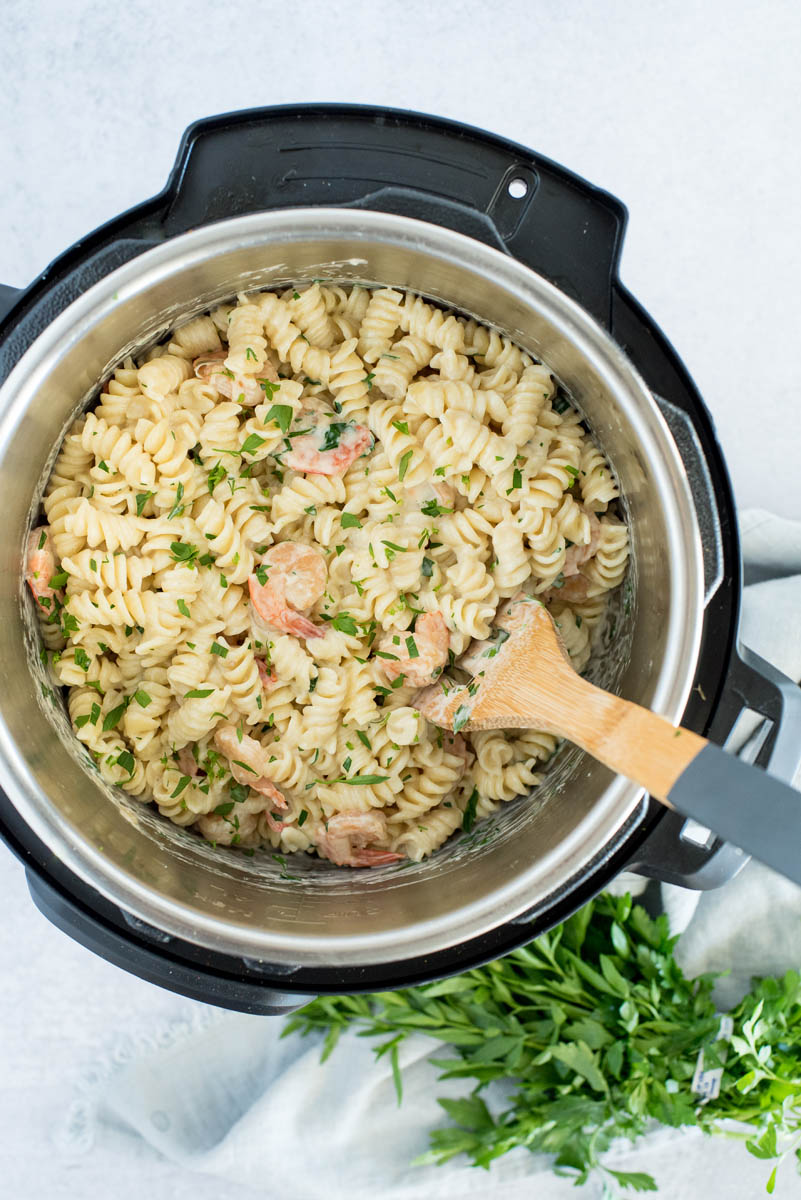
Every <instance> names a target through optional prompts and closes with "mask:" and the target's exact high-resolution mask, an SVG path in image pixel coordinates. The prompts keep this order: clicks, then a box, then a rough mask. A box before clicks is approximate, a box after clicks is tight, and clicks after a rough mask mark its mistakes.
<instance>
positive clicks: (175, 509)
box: [167, 483, 184, 521]
mask: <svg viewBox="0 0 801 1200" xmlns="http://www.w3.org/2000/svg"><path fill="white" fill-rule="evenodd" d="M183 498H184V485H183V484H182V483H179V484H178V487H177V489H176V492H175V503H174V504H173V506H172V508H171V509H170V511H169V512H168V513H167V520H168V521H170V520H172V518H173V517H180V515H181V513H182V512H183V511H184V506H183V504H181V501H182V500H183Z"/></svg>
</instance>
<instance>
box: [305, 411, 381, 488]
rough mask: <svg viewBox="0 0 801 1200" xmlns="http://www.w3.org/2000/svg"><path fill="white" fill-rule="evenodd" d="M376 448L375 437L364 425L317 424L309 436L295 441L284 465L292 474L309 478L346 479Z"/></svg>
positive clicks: (330, 422)
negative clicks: (352, 465) (359, 460)
mask: <svg viewBox="0 0 801 1200" xmlns="http://www.w3.org/2000/svg"><path fill="white" fill-rule="evenodd" d="M372 444H373V435H372V434H371V433H370V430H369V429H367V428H366V426H364V425H354V424H352V423H351V422H350V421H327V422H321V423H319V424H315V426H314V428H313V429H312V430H311V431H310V432H309V433H306V434H302V435H301V436H299V437H295V438H293V439H292V449H291V450H288V451H287V452H286V454H285V455H284V456H283V461H284V462H285V463H286V465H287V466H288V467H291V468H292V470H293V471H305V472H306V473H307V474H309V475H344V474H345V472H346V471H347V469H348V467H349V466H350V465H351V463H353V462H355V461H356V459H357V458H359V457H360V455H362V454H364V452H365V450H369V448H370V447H371V446H372Z"/></svg>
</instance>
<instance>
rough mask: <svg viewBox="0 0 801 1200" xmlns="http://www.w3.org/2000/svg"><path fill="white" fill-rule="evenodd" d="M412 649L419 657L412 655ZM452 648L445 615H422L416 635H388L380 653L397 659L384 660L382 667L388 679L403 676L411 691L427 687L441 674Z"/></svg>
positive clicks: (416, 628) (415, 629)
mask: <svg viewBox="0 0 801 1200" xmlns="http://www.w3.org/2000/svg"><path fill="white" fill-rule="evenodd" d="M396 638H397V639H398V640H397V641H396V640H395V639H396ZM412 646H413V647H414V649H416V651H417V653H416V655H412ZM449 648H450V634H449V633H448V626H447V625H446V624H445V618H444V617H443V615H442V613H441V612H439V611H435V612H430V613H423V615H422V616H421V617H418V618H417V624H416V625H415V627H414V634H413V635H412V634H400V635H399V634H390V633H388V634H386V636H385V637H384V638H383V639H382V642H381V646H380V649H381V650H383V651H384V653H385V654H392V655H393V656H394V657H393V658H382V659H381V667H382V669H383V671H384V674H385V675H386V676H387V678H388V679H397V677H398V676H399V675H403V678H404V683H406V684H408V685H409V686H410V687H426V686H427V685H428V684H429V683H433V682H434V680H435V679H437V677H438V676H439V675H440V674H441V673H442V668H443V667H444V666H445V664H446V662H447V661H448V649H449Z"/></svg>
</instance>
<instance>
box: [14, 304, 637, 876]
mask: <svg viewBox="0 0 801 1200" xmlns="http://www.w3.org/2000/svg"><path fill="white" fill-rule="evenodd" d="M618 496H619V492H618V487H617V483H616V480H615V478H614V475H613V473H612V471H611V468H610V466H609V464H608V463H607V461H606V459H605V457H604V455H603V454H602V452H601V450H600V449H599V447H598V446H596V445H595V443H594V442H593V441H592V439H591V437H590V435H589V433H588V432H587V430H586V428H585V426H584V425H583V423H582V421H581V418H580V415H579V413H578V412H577V411H576V410H575V409H574V408H572V407H571V406H570V404H569V403H568V402H567V400H566V398H565V397H564V396H563V395H562V393H561V392H560V390H559V388H558V386H557V383H556V381H555V380H554V378H553V377H552V375H551V374H550V372H549V370H548V368H547V367H546V366H544V365H543V364H542V363H538V362H536V361H535V360H534V359H532V358H531V357H530V356H529V355H528V354H526V353H525V352H524V351H522V350H521V349H520V348H519V347H518V346H517V345H515V344H514V343H513V342H511V341H510V340H509V339H508V338H506V337H504V336H503V335H501V334H499V333H498V332H497V331H495V330H493V329H490V328H488V327H486V326H483V325H481V324H479V323H478V322H476V321H474V320H472V319H471V320H466V319H464V318H462V317H460V316H458V315H457V314H454V313H448V312H445V311H444V310H442V309H440V308H438V307H436V306H435V305H432V304H430V303H429V302H428V301H426V300H424V299H423V298H421V297H419V296H415V295H412V294H408V293H403V292H402V291H400V290H398V289H395V288H390V287H387V288H380V289H377V290H373V291H370V290H368V289H366V288H363V287H359V286H348V287H340V286H336V285H333V284H331V285H329V284H326V285H321V284H320V283H312V284H311V285H308V284H304V285H298V286H297V287H290V288H288V289H286V290H285V291H284V292H282V293H281V294H280V295H279V294H275V293H271V292H263V293H255V294H251V295H241V296H239V297H238V298H237V301H236V303H233V304H229V305H222V306H220V307H219V308H217V309H215V310H214V311H213V312H212V313H210V314H201V315H199V316H195V317H193V318H192V319H191V320H190V321H188V322H185V323H184V324H183V325H180V326H178V327H176V329H175V330H174V331H173V332H172V333H171V334H170V335H169V337H168V338H167V339H165V341H164V342H163V343H162V344H161V345H159V346H156V347H153V348H151V350H149V351H148V352H147V353H146V354H145V355H144V356H143V357H142V359H140V360H139V361H138V362H134V360H132V359H130V358H129V359H126V360H125V361H124V362H123V363H122V364H121V365H120V366H119V367H118V368H117V369H116V370H115V371H114V373H113V375H112V377H111V378H110V379H109V380H108V381H107V382H106V383H105V385H104V386H103V387H102V388H101V390H100V394H99V399H98V402H97V404H96V405H95V406H94V408H93V410H92V411H90V412H88V413H86V414H85V415H83V416H81V417H80V418H79V419H78V420H77V421H76V422H75V424H74V425H73V427H72V429H71V430H70V431H69V433H68V434H67V436H66V437H65V439H64V442H63V445H62V447H61V450H60V452H59V455H58V458H57V460H56V464H55V467H54V468H53V472H52V475H51V477H50V480H49V482H48V485H47V488H46V490H45V496H44V502H43V508H44V523H43V526H41V527H40V528H38V529H37V530H35V531H34V534H33V535H32V540H31V543H30V549H29V561H28V578H29V582H30V583H31V588H32V590H33V592H34V596H35V598H36V601H37V616H38V620H39V624H40V628H41V632H42V638H43V642H44V650H45V652H47V653H49V654H50V656H51V658H52V664H53V668H54V672H55V676H56V677H57V679H58V680H59V682H60V683H61V684H62V685H63V686H64V688H65V689H67V696H66V702H67V710H68V713H69V717H70V720H71V722H72V725H73V727H74V729H75V733H76V736H77V737H78V738H79V740H80V741H81V742H82V743H83V744H84V745H85V747H86V748H87V749H88V750H89V752H90V753H91V754H92V755H93V757H94V759H95V761H96V763H97V766H98V768H99V770H100V772H101V773H102V775H103V777H104V778H105V779H106V780H107V781H108V782H110V783H112V784H115V785H117V786H119V787H122V788H123V789H125V790H127V791H128V792H129V793H130V794H131V795H133V796H135V797H137V798H138V799H139V800H141V801H142V802H143V803H147V802H152V803H155V804H156V805H157V807H158V809H159V811H160V812H161V813H162V814H163V815H164V816H165V817H167V818H169V819H170V820H171V821H173V822H175V823H176V824H178V825H183V826H189V827H194V829H195V830H196V832H197V833H199V834H201V835H202V836H203V837H205V838H207V839H209V840H210V841H212V842H215V843H219V844H221V845H226V846H232V845H233V846H240V847H243V848H245V849H248V850H250V849H254V848H258V847H261V846H267V847H271V848H272V849H274V850H281V851H283V852H310V851H316V852H317V853H318V854H319V855H321V856H323V857H325V858H328V859H329V860H331V861H332V862H335V863H338V864H340V865H345V866H381V865H384V864H389V863H391V862H393V861H397V860H398V859H399V858H400V857H403V856H406V857H409V858H412V859H414V860H419V859H421V858H423V857H425V856H426V855H428V854H430V853H432V852H433V851H434V850H436V849H437V847H438V846H440V845H441V844H442V843H443V842H444V841H445V840H446V839H447V838H448V837H450V836H451V834H453V833H455V832H456V831H457V830H459V829H462V828H470V827H471V825H472V823H473V822H474V821H475V820H477V819H480V818H482V817H484V816H486V815H488V814H489V813H491V812H493V811H494V810H495V809H497V808H498V806H499V805H501V804H502V803H504V802H506V801H508V800H511V799H513V798H514V797H515V796H517V795H520V794H521V793H525V792H528V791H529V790H530V789H531V788H533V787H536V785H537V783H538V782H539V780H540V778H541V777H540V774H539V773H538V772H539V769H540V767H541V764H542V763H543V762H545V761H546V760H547V759H548V758H549V757H550V756H551V754H552V753H553V751H554V749H555V746H556V742H555V739H554V738H552V737H551V736H550V735H547V734H543V733H540V732H538V731H536V730H523V731H520V730H518V731H513V732H511V731H508V732H504V731H501V730H495V731H490V732H485V733H473V734H464V735H462V734H457V735H453V734H449V733H447V732H444V731H442V730H438V729H437V728H436V727H434V726H432V725H430V724H429V723H428V722H427V721H426V720H425V718H424V717H423V716H422V715H421V713H420V712H419V711H418V709H417V708H416V707H415V695H416V692H417V691H418V689H419V688H420V687H422V686H425V685H426V684H428V683H429V682H431V681H433V680H435V679H436V678H437V677H438V675H439V674H440V672H441V671H442V670H443V669H444V668H447V669H448V670H449V672H450V673H454V672H455V676H456V678H457V679H458V678H462V679H466V678H468V675H467V674H463V675H461V676H460V675H459V672H460V670H466V669H467V668H469V669H470V670H471V671H474V670H476V669H477V667H476V664H477V663H478V664H480V659H481V656H482V655H484V654H487V653H493V652H495V649H496V647H497V645H498V641H499V639H500V632H498V636H497V637H496V630H497V629H498V626H497V621H498V610H499V608H500V606H501V605H502V604H503V603H504V602H506V601H507V600H509V599H512V598H514V597H516V596H518V595H520V594H521V593H523V594H528V595H532V596H538V597H539V598H540V599H541V600H542V601H543V602H544V603H545V604H547V605H548V606H549V608H550V609H551V611H552V613H553V616H554V619H555V620H556V623H557V625H558V627H559V629H560V631H561V634H562V638H563V640H564V643H565V646H566V648H567V651H568V653H569V654H570V656H571V658H572V660H573V662H574V664H575V665H576V667H577V668H578V669H583V668H584V667H585V666H586V665H587V663H588V661H589V659H590V655H591V653H592V649H593V643H594V639H595V638H596V637H597V633H598V630H599V628H600V627H601V625H602V622H603V616H604V611H605V608H606V604H607V599H608V596H609V593H610V592H611V591H612V590H613V589H614V588H616V587H618V586H619V585H620V583H621V582H622V580H623V578H624V575H625V572H626V566H627V561H628V553H629V541H628V530H627V527H626V525H625V523H624V521H623V520H622V518H621V516H620V513H619V511H618V510H617V509H616V508H615V507H614V506H615V502H616V500H617V498H618ZM610 506H611V507H610ZM462 655H464V656H465V659H464V667H462V666H460V656H462Z"/></svg>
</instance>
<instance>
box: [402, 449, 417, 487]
mask: <svg viewBox="0 0 801 1200" xmlns="http://www.w3.org/2000/svg"><path fill="white" fill-rule="evenodd" d="M413 454H414V451H413V450H407V451H406V453H405V454H403V455H401V460H400V463H399V464H398V479H400V481H401V483H403V480H404V479H405V477H406V472H407V471H408V469H409V463H410V462H411V461H412V455H413Z"/></svg>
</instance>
